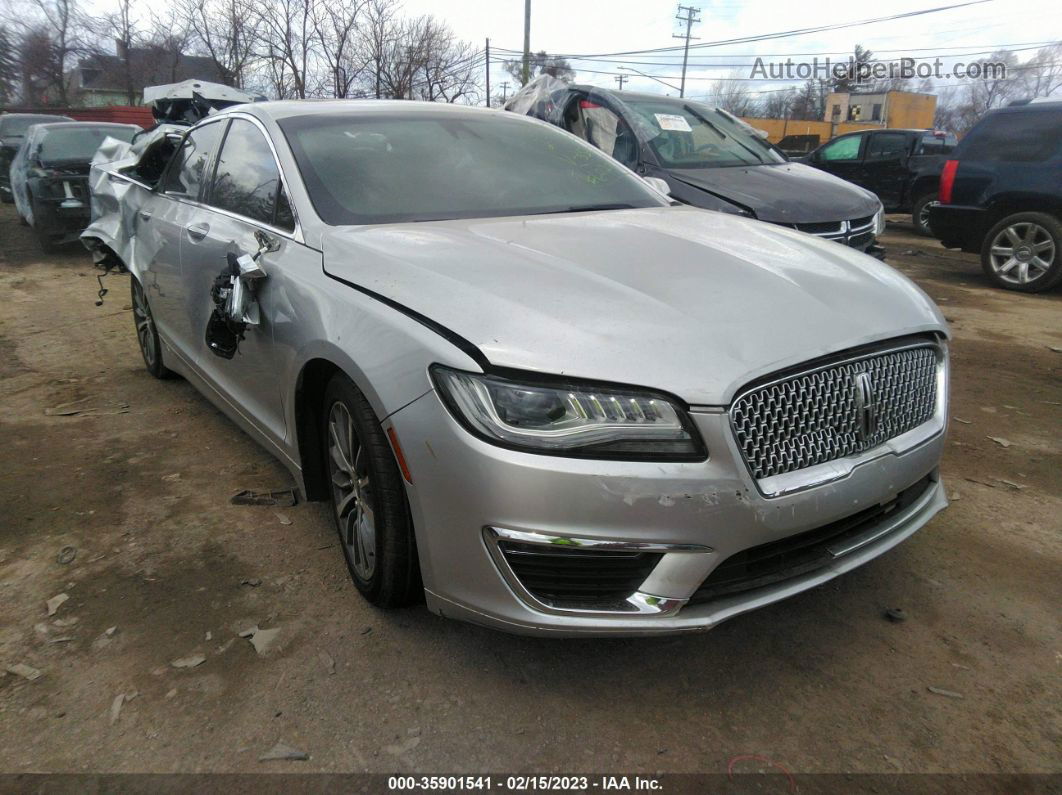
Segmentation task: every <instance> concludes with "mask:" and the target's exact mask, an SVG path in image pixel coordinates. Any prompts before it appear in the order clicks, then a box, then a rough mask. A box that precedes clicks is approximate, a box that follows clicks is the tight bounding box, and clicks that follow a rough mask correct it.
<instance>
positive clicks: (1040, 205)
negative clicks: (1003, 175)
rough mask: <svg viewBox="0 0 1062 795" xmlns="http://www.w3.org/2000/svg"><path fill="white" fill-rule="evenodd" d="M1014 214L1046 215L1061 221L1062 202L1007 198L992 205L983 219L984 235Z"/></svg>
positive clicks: (1047, 199) (1027, 197)
mask: <svg viewBox="0 0 1062 795" xmlns="http://www.w3.org/2000/svg"><path fill="white" fill-rule="evenodd" d="M1014 213H1047V214H1048V215H1053V216H1055V217H1056V218H1060V219H1062V200H1059V199H1057V198H1052V197H1045V196H1008V197H1007V198H1005V199H1001V200H1000V201H998V202H997V203H995V204H993V206H992V210H991V211H990V212H989V214H988V217H987V218H986V219H985V221H986V223H985V229H984V231H985V233H986V234H987V232H988V230H989V229H991V228H992V227H993V226H994V225H995V224H997V223H998V222H999V221H1000V220H1001V219H1003V218H1006V217H1007V216H1008V215H1014Z"/></svg>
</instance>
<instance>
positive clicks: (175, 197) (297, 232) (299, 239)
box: [122, 112, 306, 245]
mask: <svg viewBox="0 0 1062 795" xmlns="http://www.w3.org/2000/svg"><path fill="white" fill-rule="evenodd" d="M232 119H246V120H247V121H250V122H251V123H252V124H254V126H255V127H257V128H258V130H259V132H261V133H262V135H263V136H264V137H265V139H266V143H267V144H269V151H270V153H271V154H272V155H273V162H274V163H275V164H276V167H277V172H278V173H279V174H280V184H281V185H282V186H283V188H284V193H285V194H286V195H287V197H288V204H289V205H290V206H291V214H292V215H293V216H294V217H295V228H294V229H293V230H292V229H281V228H280V227H277V226H273V225H272V224H267V223H265V222H264V221H259V220H257V219H255V218H248V217H247V216H245V215H240V214H239V213H234V212H231V211H230V210H225V209H222V208H221V207H215V206H214V205H213V204H208V203H207V202H203V201H200V200H199V199H189V198H188V197H186V196H182V195H180V194H174V193H168V192H166V191H163V190H157V189H156V190H155V191H154V192H155V193H156V194H158V195H159V196H164V197H166V198H167V199H170V200H172V201H178V202H181V203H183V204H188V205H191V206H192V207H198V208H200V209H203V210H209V211H210V212H215V213H221V214H222V215H224V216H227V217H228V218H232V219H233V220H236V221H243V222H244V223H248V224H253V225H254V226H258V227H261V228H262V229H265V230H267V231H269V232H273V233H274V234H277V235H280V236H281V237H284V238H287V239H288V240H292V241H294V242H296V243H302V244H303V245H305V243H306V238H305V236H304V234H303V229H302V221H301V219H300V217H299V210H298V208H297V207H296V206H295V200H294V199H293V198H292V195H291V189H290V187H289V186H290V182H289V181H288V178H287V175H286V174H285V173H284V167H283V166H282V165H281V163H280V157H279V156H278V155H277V147H276V144H274V143H273V138H272V136H271V135H270V134H269V131H268V130H267V129H266V127H265V125H264V124H262V122H261V121H260V120H259V119H257V118H255V117H254V116H252V115H250V114H249V113H242V112H237V113H226V114H224V115H222V116H218V117H214V116H212V117H210V119H208V120H204V121H202V122H200V123H199V124H196V125H195V126H194V127H192V128H190V129H189V130H188V131H187V132H186V133H185V137H187V136H189V135H191V134H192V133H193V132H194V131H195V130H198V129H200V128H202V127H205V126H206V125H207V124H216V123H221V122H225V121H229V120H232ZM227 137H228V130H226V131H225V135H224V137H223V138H222V139H221V147H220V148H219V149H218V151H217V152H215V153H214V155H213V156H212V158H211V161H210V166H211V167H210V180H209V181H210V182H211V183H212V182H213V181H214V172H215V170H216V168H217V158H218V155H219V154H220V153H221V151H222V150H223V149H224V148H225V138H227ZM181 145H182V146H183V145H184V141H183V139H182V141H181ZM170 162H171V163H172V162H173V161H170ZM168 170H169V169H167V171H168ZM122 176H124V175H122ZM163 178H165V174H164V175H163ZM131 181H133V182H135V180H131ZM159 182H160V184H161V182H162V180H161V179H160V180H159ZM137 184H138V185H139V184H142V183H139V182H138V183H137ZM145 187H146V186H145Z"/></svg>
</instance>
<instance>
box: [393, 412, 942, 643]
mask: <svg viewBox="0 0 1062 795" xmlns="http://www.w3.org/2000/svg"><path fill="white" fill-rule="evenodd" d="M691 416H692V418H693V420H694V423H695V424H696V426H697V428H698V430H699V431H700V433H701V435H702V437H703V439H704V441H705V443H706V445H707V447H708V450H709V458H708V460H706V461H700V462H682V463H679V462H627V461H602V460H589V459H576V458H563V457H556V456H548V455H535V454H531V453H525V452H519V451H513V450H508V449H504V448H501V447H496V446H494V445H491V444H489V443H486V442H484V441H481V440H480V439H477V438H475V437H473V436H472V435H470V434H469V433H468V432H467V431H465V430H464V429H463V428H462V427H461V426H460V425H459V424H458V423H457V422H456V421H455V420H454V419H453V418H452V417H451V416H450V414H449V413H448V411H447V410H446V408H445V407H444V406H443V404H442V402H441V400H440V399H439V397H438V395H437V394H436V393H434V392H429V393H428V394H426V395H424V396H422V397H421V398H419V399H418V400H416V401H414V402H413V403H411V404H410V405H408V406H406V407H404V408H403V409H401V410H400V411H398V412H397V413H395V414H393V415H391V417H389V418H388V422H389V423H390V424H391V425H392V426H393V428H394V430H395V432H396V435H397V437H398V439H399V441H400V444H401V447H402V452H403V455H404V457H405V460H406V462H407V464H408V466H409V470H410V472H411V473H412V480H413V482H412V483H411V484H408V485H407V493H408V495H409V498H410V506H411V510H412V513H413V519H414V524H415V526H416V528H417V544H418V552H419V556H420V563H421V572H422V575H423V579H424V585H425V591H426V596H427V601H428V606H429V607H430V608H431V609H432V610H433V611H435V612H437V613H439V614H441V615H444V616H447V617H452V618H458V619H463V620H467V621H471V622H474V623H478V624H483V625H486V626H490V627H493V628H496V629H502V630H506V631H510V632H518V633H525V634H540V635H551V636H561V635H601V636H607V635H651V634H659V633H675V632H684V631H695V630H705V629H709V628H711V627H713V626H715V625H716V624H719V623H720V622H721V621H724V620H726V619H728V618H732V617H733V616H735V615H738V614H740V613H743V612H747V611H749V610H753V609H756V608H758V607H762V606H764V605H767V604H770V603H772V602H775V601H778V600H780V599H784V598H786V597H789V596H792V595H794V594H797V593H800V592H801V591H804V590H807V589H808V588H812V587H814V586H816V585H819V584H820V583H823V582H825V581H827V580H829V579H831V578H833V577H835V576H837V575H838V574H841V573H843V572H845V571H848V570H850V569H852V568H855V567H857V566H859V565H861V564H863V563H865V562H867V561H868V560H871V559H873V558H874V557H877V556H878V555H880V554H882V553H883V552H885V551H886V550H888V549H890V548H891V547H893V546H895V545H896V544H898V543H899V542H900V541H902V540H903V539H905V538H907V537H908V536H910V535H911V534H912V533H914V532H915V531H916V530H917V529H918V528H920V527H921V526H922V525H924V524H925V523H926V522H928V521H929V520H930V519H931V518H932V517H933V516H934V515H935V514H936V513H937V512H938V511H940V510H941V509H942V508H944V507H945V506H946V505H947V501H946V499H945V496H944V491H943V487H942V485H941V482H940V479H939V475H938V469H937V467H938V462H939V460H940V456H941V453H942V450H943V438H944V420H943V417H942V416H941V417H938V418H936V419H935V420H934V421H932V422H931V423H926V427H925V428H923V429H922V430H921V431H919V433H918V434H915V433H914V432H912V434H911V435H908V436H907V438H906V439H904V440H903V445H910V446H904V447H903V449H900V446H899V445H893V444H891V443H890V444H887V445H883V446H882V447H881V448H877V449H875V450H873V451H869V452H868V453H867V454H866V455H865V456H863V457H861V458H860V459H859V460H857V461H851V462H849V464H850V466H849V467H846V468H847V469H848V471H846V472H842V471H841V470H840V469H838V470H837V472H836V473H835V477H834V478H833V479H831V480H829V481H828V482H822V483H819V485H814V486H810V487H806V488H800V489H797V490H794V491H788V492H785V493H782V494H781V495H780V496H773V497H766V496H764V495H763V494H762V493H761V491H760V487H759V486H758V484H757V482H756V481H755V480H753V478H752V477H751V475H750V474H749V472H748V469H747V467H746V466H745V464H744V462H743V459H742V458H741V457H740V454H739V452H738V449H737V447H736V444H735V442H734V437H733V434H732V432H731V429H730V424H729V416H728V415H727V414H726V413H725V412H724V411H722V410H718V409H706V410H695V411H693V412H691ZM919 481H924V483H923V484H920V485H919V487H918V494H917V495H916V497H915V498H914V499H913V501H910V502H908V503H906V504H904V506H903V507H902V508H900V509H897V510H894V511H891V512H887V513H884V514H883V515H882V516H881V517H880V519H875V521H873V522H871V524H870V525H865V526H861V527H860V528H859V532H858V534H857V535H856V537H854V538H849V539H848V540H847V542H846V543H845V546H846V549H844V550H843V551H842V552H841V553H839V554H837V555H836V556H832V555H831V556H830V557H829V559H828V560H826V561H823V562H822V565H816V566H814V567H812V568H810V569H809V568H806V567H805V568H804V569H803V570H800V571H798V572H796V573H794V574H793V576H791V577H784V578H781V579H775V580H773V581H771V582H769V583H767V584H764V585H763V586H762V587H754V588H748V589H745V590H741V591H740V592H737V593H731V594H726V595H722V596H719V597H718V598H709V599H707V600H700V601H698V599H697V598H696V596H695V594H696V592H697V591H698V588H700V587H701V585H702V583H704V582H705V580H706V578H708V577H709V575H710V574H711V573H712V572H713V570H715V568H716V567H718V566H720V564H722V563H723V562H724V561H726V560H727V559H728V558H731V556H734V555H737V554H738V553H742V552H744V551H747V550H749V549H750V548H758V547H762V546H764V545H771V544H776V543H778V542H780V541H782V540H783V539H790V538H792V537H795V536H799V535H801V534H807V535H810V534H811V533H812V531H815V530H817V529H818V528H822V527H823V526H825V525H831V523H837V522H839V521H840V520H844V519H846V518H847V517H851V516H852V515H853V514H858V513H860V512H862V511H867V510H869V509H871V508H875V507H876V506H880V505H883V504H886V503H889V504H892V503H890V501H892V500H894V498H896V496H897V495H898V494H900V493H901V492H904V491H905V490H907V489H908V487H910V486H912V484H915V483H917V482H919ZM761 485H762V484H761ZM499 537H501V538H505V537H510V538H514V539H516V540H520V539H525V540H526V539H530V540H532V541H534V540H536V539H537V541H538V542H543V541H547V542H548V541H553V542H554V543H560V544H561V545H562V546H566V545H570V544H576V545H584V546H589V545H593V544H598V545H605V546H602V547H601V548H603V549H608V548H611V549H614V550H623V549H638V548H642V549H649V550H651V551H652V552H653V553H654V554H657V555H659V558H658V562H657V563H656V564H655V566H654V567H653V568H652V570H651V571H650V572H649V573H648V575H647V576H646V577H645V578H644V581H642V583H641V585H640V586H639V587H638V588H637V589H636V591H637V593H635V594H633V595H632V598H631V599H629V600H628V602H627V603H626V604H624V605H623V606H622V609H615V608H614V607H612V606H610V607H608V608H606V609H587V608H585V607H579V608H575V609H568V608H566V607H564V606H561V607H558V606H556V605H555V604H550V603H549V602H548V601H546V602H543V601H541V600H539V599H537V598H535V596H534V595H533V594H532V593H531V592H530V591H529V590H528V589H525V588H523V587H522V582H521V579H520V576H518V575H516V574H515V573H514V571H513V569H512V567H510V566H508V565H507V563H506V557H505V555H503V554H502V553H501V552H500V551H499V548H498V539H499ZM646 545H650V546H648V547H646ZM691 597H693V599H692V600H691Z"/></svg>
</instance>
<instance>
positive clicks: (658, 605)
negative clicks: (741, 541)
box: [483, 525, 713, 618]
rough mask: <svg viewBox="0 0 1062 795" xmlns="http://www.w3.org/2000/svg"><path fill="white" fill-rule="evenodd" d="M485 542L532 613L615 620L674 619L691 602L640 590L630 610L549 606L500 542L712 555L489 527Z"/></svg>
mask: <svg viewBox="0 0 1062 795" xmlns="http://www.w3.org/2000/svg"><path fill="white" fill-rule="evenodd" d="M483 541H484V544H485V545H486V547H487V552H488V554H489V555H490V557H491V559H492V560H493V561H494V564H495V565H496V566H497V567H498V571H499V572H500V573H501V575H502V578H503V579H504V580H505V583H506V584H507V585H508V586H509V588H510V589H511V590H512V591H513V593H514V594H515V595H516V597H517V598H518V599H520V600H521V601H522V602H524V603H525V604H526V605H527V606H528V607H530V608H532V609H533V610H537V611H539V612H541V613H548V614H549V615H556V616H596V617H607V616H615V617H616V618H636V617H639V616H648V617H657V618H659V617H667V616H673V615H675V614H676V613H678V611H679V610H681V609H682V607H683V605H685V604H686V602H687V601H689V600H688V598H687V599H676V598H672V597H661V596H653V595H652V594H648V593H644V592H643V591H641V590H637V591H635V592H634V593H632V594H631V595H630V596H629V597H627V600H626V605H628V607H624V608H622V609H595V608H569V607H557V606H555V605H550V604H547V603H545V602H543V601H541V600H540V599H539V598H538V597H536V596H535V595H534V594H533V593H531V592H530V591H528V590H527V589H526V588H525V587H524V586H523V583H521V582H520V578H519V577H517V576H516V572H514V571H513V569H512V567H511V566H510V565H509V561H508V560H506V558H505V554H504V553H503V552H502V550H501V547H500V546H499V544H498V542H499V541H518V542H520V543H524V544H541V545H543V546H555V545H556V544H557V542H559V541H563V542H565V543H566V545H572V546H577V547H578V548H580V549H601V550H608V551H611V552H663V553H673V552H677V553H680V554H683V555H687V554H697V553H710V552H712V551H713V550H712V549H711V548H710V547H705V546H699V545H696V544H660V543H650V542H640V541H609V540H605V539H592V538H575V537H572V536H558V535H551V534H548V533H537V532H528V531H524V530H509V529H507V528H503V527H493V526H489V525H488V526H487V527H484V528H483ZM663 562H664V558H661V560H660V562H659V563H657V565H656V567H654V569H653V571H651V572H649V574H648V575H647V576H646V579H645V580H644V581H643V584H644V582H648V581H649V579H650V578H652V576H653V572H654V571H655V570H656V568H658V567H659V566H660V565H661V564H662V563H663ZM694 587H696V586H694ZM692 590H693V589H691V590H690V592H691V593H692Z"/></svg>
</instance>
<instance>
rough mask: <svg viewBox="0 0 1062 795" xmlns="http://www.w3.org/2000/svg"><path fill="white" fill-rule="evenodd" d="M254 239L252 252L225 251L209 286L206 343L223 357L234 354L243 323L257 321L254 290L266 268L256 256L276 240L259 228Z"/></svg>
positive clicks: (276, 245)
mask: <svg viewBox="0 0 1062 795" xmlns="http://www.w3.org/2000/svg"><path fill="white" fill-rule="evenodd" d="M255 240H256V241H257V242H258V251H257V252H256V253H255V254H254V255H251V254H239V255H237V254H234V253H232V252H231V251H230V252H229V254H228V255H227V257H226V267H225V269H224V270H223V271H222V272H221V273H219V274H218V275H217V276H216V277H215V278H214V283H213V285H212V286H211V288H210V298H211V300H212V301H213V302H214V311H213V312H211V313H210V319H209V320H208V321H207V328H206V344H207V347H208V348H209V349H210V351H211V353H213V354H214V355H216V356H220V357H221V358H223V359H231V358H232V357H233V356H235V355H236V351H237V350H238V349H239V346H240V342H241V341H242V340H243V338H244V334H245V332H246V331H247V327H248V326H257V325H258V324H259V323H260V322H261V313H260V310H259V307H258V300H257V298H256V293H257V290H258V285H259V284H260V282H261V281H262V280H263V279H265V278H266V272H265V269H264V268H263V267H262V264H261V263H260V262H259V261H258V260H259V258H260V257H261V256H262V255H263V254H265V253H267V252H270V251H276V250H277V249H278V248H279V247H280V244H279V241H276V240H275V239H273V238H271V237H269V236H268V235H266V234H264V233H262V232H255Z"/></svg>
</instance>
